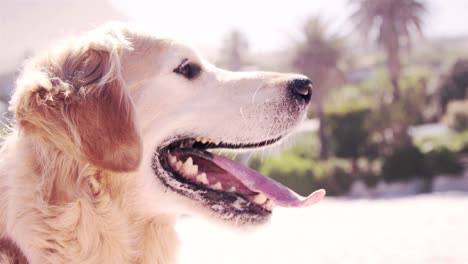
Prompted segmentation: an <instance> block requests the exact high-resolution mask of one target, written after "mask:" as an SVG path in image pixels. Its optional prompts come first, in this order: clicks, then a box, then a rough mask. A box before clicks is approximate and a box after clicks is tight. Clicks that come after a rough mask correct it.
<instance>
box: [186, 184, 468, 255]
mask: <svg viewBox="0 0 468 264" xmlns="http://www.w3.org/2000/svg"><path fill="white" fill-rule="evenodd" d="M178 231H179V234H180V240H181V244H182V248H181V256H180V258H179V263H182V264H198V263H200V264H201V263H204V264H209V263H236V264H239V263H243V264H250V263H252V264H253V263H255V264H259V263H347V264H349V263H359V264H364V263H373V264H374V263H392V264H393V263H411V264H414V263H425V264H427V263H442V264H446V263H447V264H449V263H464V264H466V263H468V194H461V193H445V194H431V195H420V196H413V197H406V198H393V199H385V200H338V199H332V198H327V199H325V200H324V201H322V202H321V203H320V204H318V205H315V206H313V207H310V208H305V209H278V210H276V211H275V214H274V217H273V218H272V222H271V224H270V225H269V226H267V227H264V228H261V229H260V230H255V231H250V232H239V231H237V230H233V229H226V228H225V227H221V226H217V225H214V224H212V223H208V222H206V221H203V220H202V219H199V218H186V219H184V220H182V221H181V222H180V224H179V225H178Z"/></svg>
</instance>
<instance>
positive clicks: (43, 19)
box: [0, 0, 127, 85]
mask: <svg viewBox="0 0 468 264" xmlns="http://www.w3.org/2000/svg"><path fill="white" fill-rule="evenodd" d="M112 20H119V21H126V20H127V18H126V16H125V15H124V14H121V13H120V12H119V11H117V10H116V9H115V8H114V7H113V6H112V5H111V4H110V2H108V1H105V0H15V1H2V4H1V8H0V39H1V40H2V41H1V42H0V50H1V51H2V52H1V53H0V62H1V63H0V73H2V72H9V71H12V70H14V69H17V68H18V67H19V66H20V64H21V62H22V61H23V59H24V58H25V57H27V56H28V55H32V54H34V53H36V52H37V51H39V50H41V49H43V48H45V47H47V46H48V45H50V44H51V43H52V42H53V41H54V40H57V39H63V38H65V37H66V36H70V35H72V34H76V33H77V32H81V31H85V30H88V29H91V28H93V27H95V26H96V25H100V24H102V23H105V22H106V21H112ZM0 85H1V84H0Z"/></svg>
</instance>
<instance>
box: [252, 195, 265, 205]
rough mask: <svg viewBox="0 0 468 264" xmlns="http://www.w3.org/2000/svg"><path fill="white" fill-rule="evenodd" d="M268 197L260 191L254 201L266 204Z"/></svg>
mask: <svg viewBox="0 0 468 264" xmlns="http://www.w3.org/2000/svg"><path fill="white" fill-rule="evenodd" d="M267 199H268V198H267V197H266V196H265V195H264V194H262V193H259V194H257V195H255V198H254V202H255V203H256V204H264V203H265V202H266V200H267Z"/></svg>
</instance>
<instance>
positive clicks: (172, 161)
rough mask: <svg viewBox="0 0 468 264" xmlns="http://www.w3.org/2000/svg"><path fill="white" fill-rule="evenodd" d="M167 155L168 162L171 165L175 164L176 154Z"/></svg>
mask: <svg viewBox="0 0 468 264" xmlns="http://www.w3.org/2000/svg"><path fill="white" fill-rule="evenodd" d="M168 157H169V163H170V164H171V165H174V164H176V162H177V157H176V156H172V155H171V154H169V156H168Z"/></svg>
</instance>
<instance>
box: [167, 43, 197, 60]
mask: <svg viewBox="0 0 468 264" xmlns="http://www.w3.org/2000/svg"><path fill="white" fill-rule="evenodd" d="M166 43H167V44H166V45H165V48H164V51H165V52H164V53H165V54H166V59H167V60H169V61H171V60H173V61H180V60H183V59H188V60H190V61H191V62H198V61H201V55H200V54H199V53H198V51H197V50H196V49H195V48H193V47H191V46H190V45H188V44H186V43H182V42H178V41H173V40H171V41H167V42H166Z"/></svg>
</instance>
